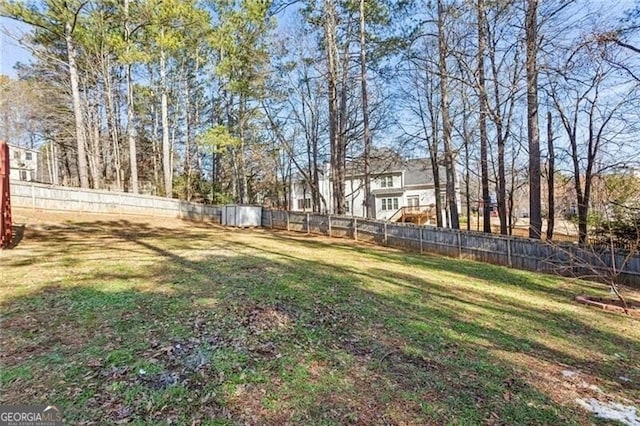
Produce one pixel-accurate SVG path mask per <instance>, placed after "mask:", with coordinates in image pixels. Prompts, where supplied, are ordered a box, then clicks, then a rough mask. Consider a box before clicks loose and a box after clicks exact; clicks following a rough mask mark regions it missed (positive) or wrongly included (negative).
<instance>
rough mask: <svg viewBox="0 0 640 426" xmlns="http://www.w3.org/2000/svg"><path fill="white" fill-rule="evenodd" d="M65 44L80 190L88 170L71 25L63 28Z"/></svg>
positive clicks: (84, 184) (87, 176)
mask: <svg viewBox="0 0 640 426" xmlns="http://www.w3.org/2000/svg"><path fill="white" fill-rule="evenodd" d="M64 29H65V34H64V35H65V42H66V45H67V59H68V62H69V63H68V65H69V79H70V80H71V96H72V98H73V115H74V117H75V127H76V142H77V147H78V179H79V181H80V187H81V188H89V168H88V165H87V151H86V141H85V133H84V132H85V125H84V115H83V113H82V105H81V101H80V88H79V85H78V68H77V66H76V56H77V53H76V46H75V44H74V41H73V38H72V35H71V33H72V31H73V29H72V27H71V23H69V22H67V23H66V24H65V26H64Z"/></svg>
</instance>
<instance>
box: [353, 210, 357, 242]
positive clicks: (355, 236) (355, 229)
mask: <svg viewBox="0 0 640 426" xmlns="http://www.w3.org/2000/svg"><path fill="white" fill-rule="evenodd" d="M353 239H354V240H356V241H358V219H357V218H356V217H355V216H354V217H353Z"/></svg>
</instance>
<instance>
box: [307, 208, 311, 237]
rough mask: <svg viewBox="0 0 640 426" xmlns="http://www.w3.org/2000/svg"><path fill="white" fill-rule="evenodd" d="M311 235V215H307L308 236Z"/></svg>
mask: <svg viewBox="0 0 640 426" xmlns="http://www.w3.org/2000/svg"><path fill="white" fill-rule="evenodd" d="M310 233H311V225H310V224H309V213H307V235H309V234H310Z"/></svg>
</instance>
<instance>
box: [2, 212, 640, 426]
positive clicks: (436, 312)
mask: <svg viewBox="0 0 640 426" xmlns="http://www.w3.org/2000/svg"><path fill="white" fill-rule="evenodd" d="M32 237H38V238H41V243H42V244H43V245H44V246H45V248H44V249H45V250H51V252H50V253H49V255H50V256H52V257H55V256H62V257H64V256H68V255H73V256H79V257H80V256H82V255H83V253H86V252H87V251H88V250H89V249H92V250H96V249H97V248H96V247H95V240H96V239H98V240H99V241H102V242H103V243H102V244H103V246H101V247H100V248H101V249H102V250H103V251H105V252H106V253H108V254H109V255H110V256H114V257H117V256H118V254H120V255H121V256H122V258H123V261H126V260H127V256H129V253H131V252H137V251H140V252H143V253H146V254H149V253H151V254H153V256H154V264H153V265H152V266H151V267H150V268H145V269H144V270H140V271H138V273H137V275H136V278H138V279H140V280H144V281H148V282H153V283H155V286H150V287H148V288H147V289H146V290H141V289H138V288H135V287H133V288H130V289H122V288H121V287H116V289H111V288H109V287H108V286H105V285H103V286H101V287H100V286H96V285H91V284H90V283H89V281H93V282H100V283H105V282H106V283H109V282H111V281H120V280H122V279H123V278H128V276H127V275H126V274H125V275H122V274H120V273H118V272H115V273H108V272H107V273H105V272H104V271H96V272H95V273H94V274H93V275H91V276H90V277H85V278H83V284H82V285H77V286H75V287H45V288H42V289H40V290H38V291H35V292H32V293H30V294H28V295H26V296H19V297H14V298H11V299H9V300H6V301H5V302H4V303H3V304H2V305H1V306H0V308H1V310H2V314H3V317H4V322H3V330H2V333H1V334H0V338H1V340H2V342H1V343H2V347H3V348H5V349H3V350H2V360H1V361H2V375H1V376H0V377H1V379H2V382H1V384H2V387H3V394H2V397H1V400H2V402H3V403H14V404H15V403H20V402H25V401H27V400H28V401H29V402H30V403H36V402H37V403H43V404H45V403H46V404H51V403H55V404H59V405H61V406H62V407H63V412H64V413H65V416H66V419H67V420H68V421H72V422H80V421H96V420H98V419H99V420H100V421H107V422H118V421H125V420H137V421H139V422H154V421H155V422H164V421H167V420H172V421H174V422H179V423H191V422H192V421H202V422H205V421H212V420H213V419H217V421H219V422H222V423H224V422H230V423H240V424H282V423H285V422H292V423H298V424H301V423H304V424H321V423H322V424H327V423H329V424H345V423H357V424H380V423H390V424H393V423H396V424H397V423H405V424H406V423H413V424H443V423H451V422H453V423H458V424H478V423H492V422H493V423H501V424H551V423H558V422H559V423H562V424H566V423H572V422H575V423H581V422H585V421H586V420H587V417H585V414H584V413H581V412H580V411H578V410H577V409H576V408H573V407H572V406H564V405H560V404H559V403H557V402H554V400H552V398H550V396H549V395H546V394H545V393H544V392H543V391H541V390H540V389H538V388H536V387H533V386H532V385H531V384H529V383H527V382H526V381H525V380H524V379H523V378H522V377H521V372H520V371H519V370H518V367H517V366H515V365H512V364H510V363H509V362H508V361H505V360H501V359H498V358H496V357H495V356H494V355H493V354H492V352H491V350H492V349H500V350H503V351H507V352H512V353H526V354H528V355H531V356H534V357H539V358H541V359H545V360H548V361H550V362H554V363H558V362H562V363H565V364H569V365H572V366H575V367H576V368H581V369H585V370H587V369H588V370H589V371H590V372H591V373H592V374H595V375H597V376H598V377H599V378H600V379H602V380H604V381H608V382H612V381H613V380H614V378H615V377H617V376H616V374H617V373H616V371H617V369H618V368H622V367H624V366H625V365H626V366H628V365H629V364H630V363H632V360H633V359H637V356H638V352H639V351H638V346H637V342H636V341H633V340H630V339H626V338H624V337H621V336H619V335H614V334H611V333H606V332H604V331H602V330H598V329H596V328H594V327H591V326H589V325H588V324H585V323H584V322H580V321H578V320H576V319H575V318H573V317H570V316H568V315H566V314H563V313H559V312H549V311H544V310H540V309H537V308H532V307H531V306H528V305H526V304H525V303H522V302H520V301H518V300H516V299H501V298H496V297H493V298H492V296H491V295H487V294H485V293H482V292H481V291H479V290H478V291H477V292H476V293H475V294H474V293H473V292H471V291H469V290H468V289H467V290H465V292H464V293H463V294H459V293H456V292H455V291H454V290H455V284H452V285H451V286H447V285H445V284H442V283H438V282H432V281H429V280H427V279H425V278H422V277H420V276H415V275H412V274H409V273H407V274H403V273H398V272H389V271H388V270H385V269H384V262H396V263H400V264H402V262H403V261H404V262H408V263H410V264H411V265H412V266H414V267H417V268H422V269H425V270H431V269H437V270H441V269H442V270H449V271H456V273H458V274H468V275H469V276H470V277H474V278H481V279H487V280H493V278H492V276H493V275H495V280H496V283H497V284H496V285H499V286H502V285H512V286H514V287H519V286H522V287H524V288H526V289H527V290H529V291H532V292H537V293H541V294H547V295H548V296H549V297H553V298H556V299H557V298H564V297H565V296H564V293H563V292H554V291H553V289H550V288H549V287H546V286H541V285H537V284H535V282H534V280H532V279H525V278H523V277H522V276H519V275H514V276H511V275H510V271H508V270H506V271H505V270H499V269H502V268H496V270H493V269H491V268H492V267H490V268H489V271H490V272H489V273H487V272H486V271H484V272H478V271H473V267H472V266H473V265H466V264H465V262H459V261H455V260H451V259H438V258H431V257H428V258H419V259H417V258H415V257H410V258H409V259H407V258H406V255H405V254H403V253H394V252H389V251H381V252H378V251H376V250H373V249H369V248H362V247H354V246H351V245H345V246H344V247H343V248H341V250H344V252H345V256H346V255H349V256H352V255H353V254H354V253H356V254H357V255H359V256H363V257H366V261H369V262H371V263H372V264H374V265H375V266H373V267H371V268H368V269H367V270H365V271H363V270H355V269H352V268H349V267H345V266H340V265H336V264H331V263H329V262H320V261H313V260H308V259H305V258H304V255H303V254H301V249H304V248H314V249H317V250H321V249H322V248H323V247H324V245H323V244H324V243H321V242H309V241H304V240H302V241H301V240H300V239H297V238H284V237H283V238H279V236H278V235H269V234H262V235H256V236H255V238H256V239H258V240H259V239H260V238H265V239H267V238H268V239H270V241H271V242H272V243H274V242H275V243H280V244H282V249H283V250H282V251H278V250H270V251H269V250H266V249H264V248H260V244H256V245H251V244H250V243H246V242H239V241H236V240H233V239H232V238H230V239H226V240H225V236H224V235H223V233H222V232H221V230H220V229H218V228H208V227H206V228H203V229H177V230H175V229H165V228H155V227H150V226H148V225H144V224H137V223H128V222H123V221H115V222H91V223H83V224H77V225H73V226H69V227H59V228H52V229H49V232H47V233H46V234H38V235H36V236H32ZM89 237H91V242H90V243H89V242H85V241H84V240H83V239H88V238H89ZM258 242H259V241H258ZM123 243H127V244H126V246H122V244H123ZM74 244H76V246H74ZM212 244H216V245H218V246H220V247H224V248H225V250H227V251H226V252H224V255H215V256H213V255H210V254H209V255H207V256H204V257H200V258H198V259H197V260H194V258H193V257H188V256H186V255H184V253H183V251H184V250H189V249H190V248H191V249H194V250H196V249H197V248H196V247H199V246H200V245H212ZM56 246H59V247H60V249H61V250H60V252H57V253H56V251H55V250H54V248H55V247H56ZM331 247H334V245H333V244H332V245H331ZM285 248H287V251H288V253H294V254H287V253H284V249H285ZM125 249H126V250H125ZM403 259H404V260H403ZM55 260H56V259H53V260H52V261H55ZM375 262H380V263H375ZM461 264H462V265H461ZM14 267H16V268H29V267H30V265H28V264H25V265H18V264H14ZM477 269H480V268H477ZM483 269H485V268H483ZM374 279H375V280H379V281H381V282H383V283H386V285H387V286H388V287H389V288H392V289H394V291H393V292H389V291H387V292H379V291H374V290H375V289H372V288H371V284H370V283H371V281H372V280H374ZM471 308H474V309H475V310H472V309H471ZM474 314H477V315H478V319H477V320H472V319H470V315H474ZM489 314H495V315H497V319H495V318H493V317H491V316H490V315H489ZM490 320H491V321H493V320H495V321H494V323H493V324H492V325H489V324H488V323H489V322H490ZM527 327H530V328H536V327H541V328H545V329H548V330H549V332H550V333H551V334H553V335H554V336H556V337H564V338H565V339H566V340H567V341H574V342H575V344H576V345H577V346H578V347H579V348H582V347H585V346H589V347H590V349H593V350H595V351H600V352H602V353H609V352H610V351H611V348H612V347H615V348H616V349H615V350H616V351H619V352H624V353H626V356H627V360H626V361H625V360H624V359H623V360H620V361H619V362H616V363H613V364H608V363H606V362H604V361H601V360H593V361H592V362H586V361H584V359H582V358H581V357H578V356H576V355H573V354H572V353H569V352H560V351H558V350H556V349H553V348H551V347H549V346H546V345H544V344H542V343H540V342H539V341H535V340H533V339H532V338H527V337H525V336H526V330H527ZM481 342H487V343H481ZM637 379H640V377H637V376H634V380H635V381H634V382H633V383H637V382H638V380H637ZM637 390H638V389H637V387H631V388H628V389H627V391H628V392H629V395H631V396H633V395H636V396H637Z"/></svg>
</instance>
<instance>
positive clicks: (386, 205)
mask: <svg viewBox="0 0 640 426" xmlns="http://www.w3.org/2000/svg"><path fill="white" fill-rule="evenodd" d="M382 210H394V211H395V210H398V199H397V198H383V199H382Z"/></svg>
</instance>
